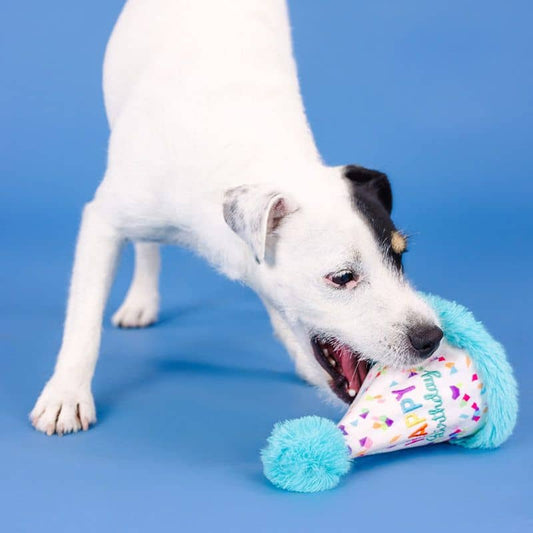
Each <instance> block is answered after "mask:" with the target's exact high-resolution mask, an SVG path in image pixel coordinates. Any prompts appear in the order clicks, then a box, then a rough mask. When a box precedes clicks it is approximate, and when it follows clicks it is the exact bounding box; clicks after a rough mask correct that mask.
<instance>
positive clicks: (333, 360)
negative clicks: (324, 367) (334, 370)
mask: <svg viewBox="0 0 533 533" xmlns="http://www.w3.org/2000/svg"><path fill="white" fill-rule="evenodd" d="M328 361H329V364H330V365H331V366H337V361H335V359H333V357H329V358H328Z"/></svg>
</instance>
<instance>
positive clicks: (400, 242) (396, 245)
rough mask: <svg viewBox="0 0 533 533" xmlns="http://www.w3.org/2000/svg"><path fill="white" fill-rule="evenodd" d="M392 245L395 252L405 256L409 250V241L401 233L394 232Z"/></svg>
mask: <svg viewBox="0 0 533 533" xmlns="http://www.w3.org/2000/svg"><path fill="white" fill-rule="evenodd" d="M390 245H391V248H392V249H393V251H394V252H396V253H397V254H403V252H405V250H406V249H407V239H406V238H405V237H404V236H403V235H402V234H401V233H400V232H399V231H393V232H392V235H391V241H390Z"/></svg>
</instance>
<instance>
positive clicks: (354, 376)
mask: <svg viewBox="0 0 533 533" xmlns="http://www.w3.org/2000/svg"><path fill="white" fill-rule="evenodd" d="M336 352H337V356H338V358H339V363H340V365H341V368H342V373H343V375H344V377H345V378H346V379H347V380H348V389H352V390H354V391H355V392H356V393H357V392H359V389H360V388H361V385H362V384H363V381H364V380H365V378H366V375H367V374H368V365H367V363H366V361H363V360H362V359H358V358H357V357H356V356H355V354H354V353H353V352H352V350H350V348H348V346H341V347H340V348H337V350H336Z"/></svg>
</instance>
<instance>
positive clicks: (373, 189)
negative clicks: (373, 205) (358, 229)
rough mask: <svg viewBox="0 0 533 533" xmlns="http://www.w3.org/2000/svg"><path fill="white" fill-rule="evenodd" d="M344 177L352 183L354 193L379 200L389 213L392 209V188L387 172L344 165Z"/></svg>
mask: <svg viewBox="0 0 533 533" xmlns="http://www.w3.org/2000/svg"><path fill="white" fill-rule="evenodd" d="M344 177H345V178H346V179H348V181H349V182H350V183H351V184H352V187H353V189H354V194H355V195H356V196H357V195H362V196H366V197H367V198H368V197H370V198H373V199H374V200H377V201H378V202H379V203H380V204H381V205H382V206H383V207H384V208H385V209H386V210H387V213H389V215H390V214H391V211H392V190H391V186H390V182H389V178H388V177H387V174H384V173H383V172H379V171H377V170H370V169H368V168H365V167H359V166H356V165H349V166H347V167H344Z"/></svg>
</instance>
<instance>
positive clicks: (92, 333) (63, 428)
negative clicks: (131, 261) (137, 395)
mask: <svg viewBox="0 0 533 533" xmlns="http://www.w3.org/2000/svg"><path fill="white" fill-rule="evenodd" d="M121 243H122V239H121V237H120V236H119V234H118V232H117V231H116V230H115V229H114V228H113V227H112V225H111V224H109V223H108V222H107V221H106V220H105V218H104V217H103V216H102V214H101V213H100V212H99V210H98V206H97V205H95V204H94V203H90V204H87V205H86V206H85V209H84V212H83V217H82V222H81V227H80V232H79V236H78V243H77V245H76V256H75V259H74V269H73V272H72V281H71V285H70V292H69V299H68V306H67V317H66V321H65V329H64V333H63V342H62V345H61V349H60V351H59V355H58V358H57V363H56V367H55V371H54V374H53V376H52V377H51V378H50V380H49V381H48V383H47V384H46V386H45V387H44V389H43V391H42V393H41V395H40V396H39V398H38V400H37V403H36V404H35V407H34V408H33V410H32V412H31V414H30V419H31V422H32V424H33V425H34V427H35V428H36V429H38V430H39V431H43V432H44V433H46V434H48V435H52V434H53V433H58V434H60V435H61V434H64V433H70V432H75V431H78V430H79V429H84V430H86V429H88V428H89V425H90V424H92V423H94V422H95V421H96V412H95V407H94V401H93V397H92V393H91V381H92V376H93V373H94V367H95V365H96V360H97V358H98V351H99V348H100V335H101V326H102V315H103V312H104V307H105V302H106V299H107V294H108V292H109V287H110V285H111V281H112V278H113V274H114V270H115V265H116V262H117V257H118V254H119V250H120V247H121Z"/></svg>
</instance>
